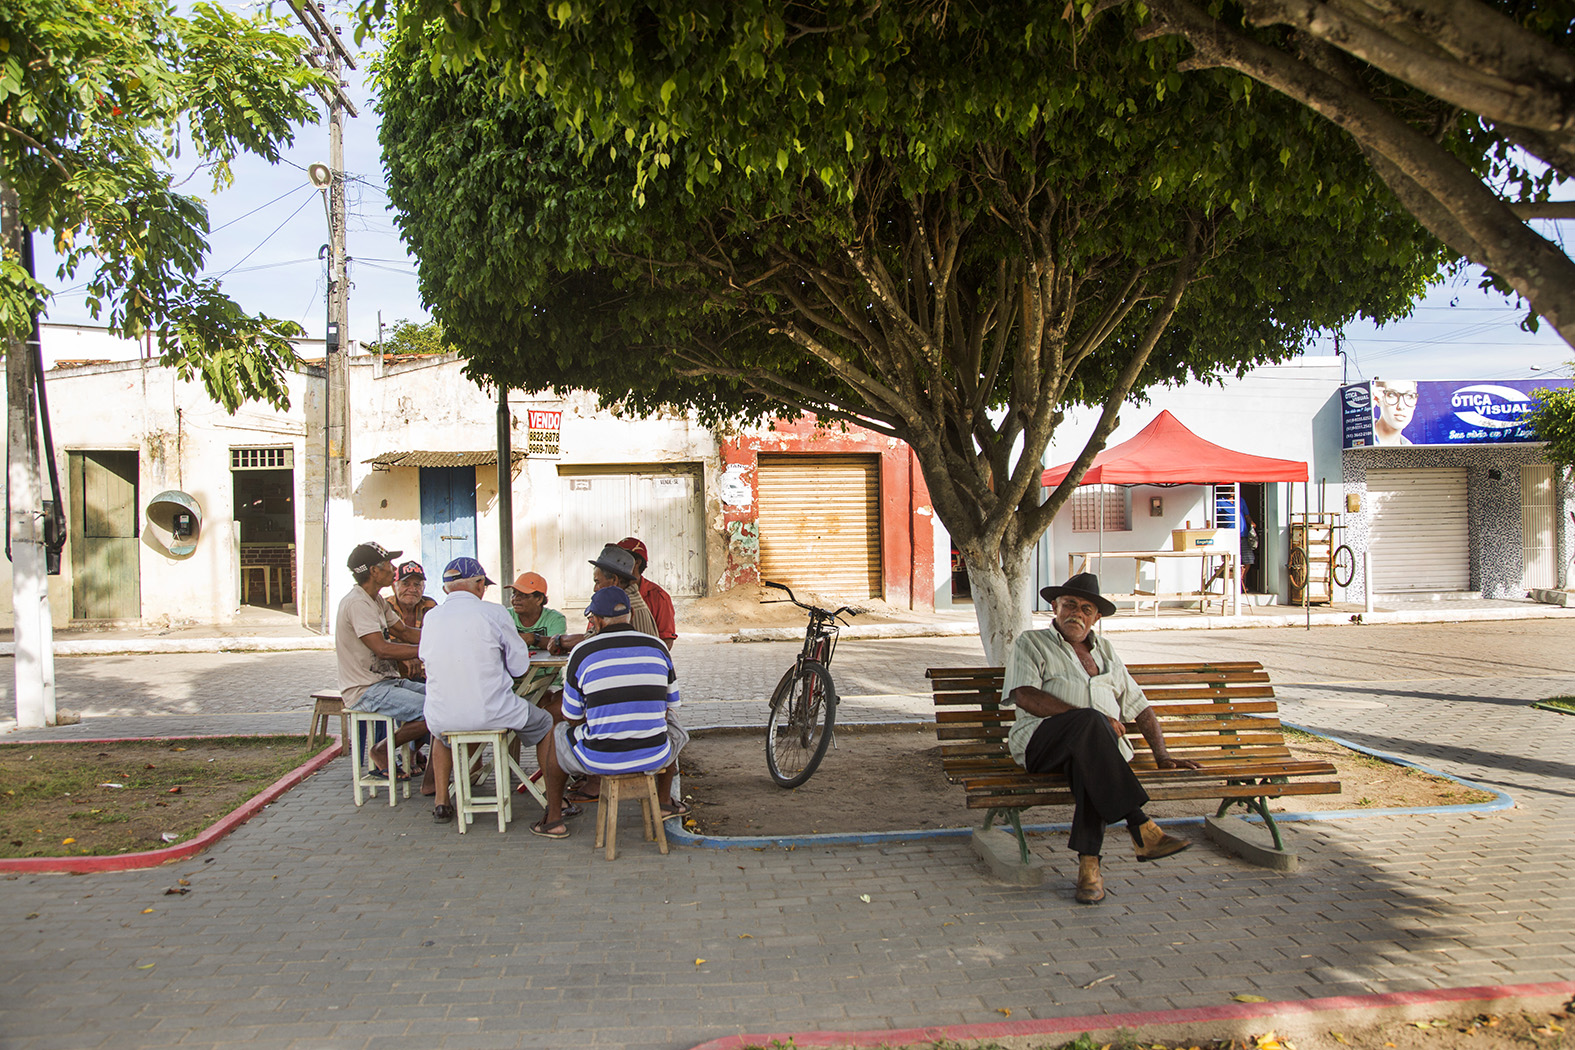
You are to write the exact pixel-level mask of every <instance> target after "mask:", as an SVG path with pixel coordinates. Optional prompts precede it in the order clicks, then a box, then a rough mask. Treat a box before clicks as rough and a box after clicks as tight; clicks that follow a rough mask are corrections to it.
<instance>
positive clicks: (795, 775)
mask: <svg viewBox="0 0 1575 1050" xmlns="http://www.w3.org/2000/svg"><path fill="white" fill-rule="evenodd" d="M836 720H837V689H836V686H834V685H832V684H831V672H830V671H828V670H826V668H825V666H824V665H822V664H818V663H815V662H814V661H813V660H806V661H804V663H803V664H801V665H799V666H798V667H793V668H790V669H789V670H788V672H787V674H785V675H783V676H782V681H780V682H778V683H777V688H776V691H775V692H773V693H772V694H771V717H770V718H769V719H767V721H766V768H767V769H769V770H770V771H771V779H772V780H774V781H776V782H777V783H778V784H779V785H781V786H782V787H785V788H793V787H798V786H799V785H800V784H802V783H804V781H806V780H808V779H809V778H810V777H811V776H812V775H814V772H815V770H816V769H817V768H818V767H819V766H820V760H821V759H822V758H825V757H826V748H827V747H829V746H831V727H832V725H833V724H834V723H835V722H836Z"/></svg>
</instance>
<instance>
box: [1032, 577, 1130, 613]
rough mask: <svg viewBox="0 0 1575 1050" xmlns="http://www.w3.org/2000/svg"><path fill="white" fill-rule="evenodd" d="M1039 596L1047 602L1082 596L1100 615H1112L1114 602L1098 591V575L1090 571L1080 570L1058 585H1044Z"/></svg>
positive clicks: (1114, 607) (1114, 608)
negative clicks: (1091, 603)
mask: <svg viewBox="0 0 1575 1050" xmlns="http://www.w3.org/2000/svg"><path fill="white" fill-rule="evenodd" d="M1039 596H1040V597H1041V598H1043V599H1044V600H1045V601H1047V602H1053V601H1055V600H1056V599H1057V598H1061V597H1067V598H1084V599H1087V600H1088V601H1091V602H1093V603H1094V605H1095V606H1096V607H1097V608H1098V609H1099V615H1101V616H1114V615H1115V614H1116V603H1115V602H1113V601H1111V600H1110V599H1109V598H1106V597H1105V596H1104V595H1102V594H1100V593H1099V577H1098V576H1095V575H1094V574H1093V573H1091V572H1080V573H1078V574H1077V575H1076V576H1073V577H1072V578H1071V579H1069V580H1067V581H1066V582H1065V583H1063V584H1062V585H1061V586H1059V587H1045V588H1042V589H1041V590H1040V591H1039Z"/></svg>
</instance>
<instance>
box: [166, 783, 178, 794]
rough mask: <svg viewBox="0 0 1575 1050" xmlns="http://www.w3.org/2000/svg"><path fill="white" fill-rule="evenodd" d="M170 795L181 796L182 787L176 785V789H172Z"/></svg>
mask: <svg viewBox="0 0 1575 1050" xmlns="http://www.w3.org/2000/svg"><path fill="white" fill-rule="evenodd" d="M169 794H171V795H178V794H180V785H179V784H176V785H175V786H174V787H172V788H170V789H169Z"/></svg>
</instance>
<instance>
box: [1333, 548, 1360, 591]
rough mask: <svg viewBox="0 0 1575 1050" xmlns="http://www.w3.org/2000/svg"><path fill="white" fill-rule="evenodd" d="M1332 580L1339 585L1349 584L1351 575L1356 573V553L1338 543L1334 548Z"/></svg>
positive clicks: (1346, 585) (1345, 585) (1347, 585)
mask: <svg viewBox="0 0 1575 1050" xmlns="http://www.w3.org/2000/svg"><path fill="white" fill-rule="evenodd" d="M1332 575H1333V576H1334V582H1335V583H1337V584H1339V585H1340V586H1341V587H1349V586H1350V585H1351V577H1353V576H1355V575H1356V555H1355V554H1354V553H1352V551H1351V548H1349V547H1347V546H1346V545H1345V544H1343V543H1342V544H1340V545H1339V546H1338V547H1336V548H1335V549H1334V571H1333V573H1332Z"/></svg>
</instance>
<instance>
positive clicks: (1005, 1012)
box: [995, 1006, 1012, 1017]
mask: <svg viewBox="0 0 1575 1050" xmlns="http://www.w3.org/2000/svg"><path fill="white" fill-rule="evenodd" d="M995 1012H996V1013H998V1014H1000V1015H1001V1016H1002V1017H1010V1016H1012V1008H1011V1007H1010V1006H998V1007H996V1008H995Z"/></svg>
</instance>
